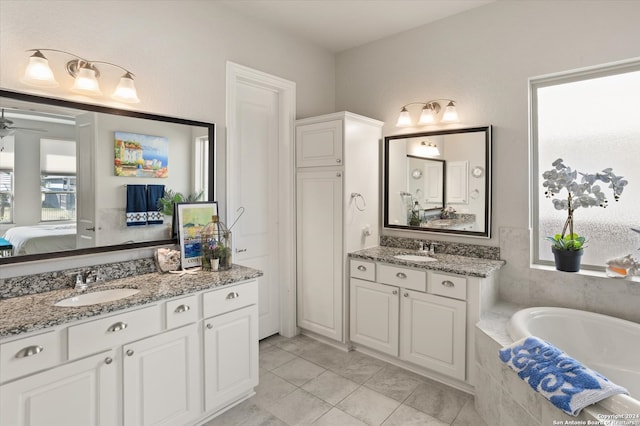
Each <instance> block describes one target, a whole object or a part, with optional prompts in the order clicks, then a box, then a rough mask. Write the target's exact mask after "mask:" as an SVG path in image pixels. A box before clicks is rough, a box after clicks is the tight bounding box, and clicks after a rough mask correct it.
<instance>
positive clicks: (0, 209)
mask: <svg viewBox="0 0 640 426" xmlns="http://www.w3.org/2000/svg"><path fill="white" fill-rule="evenodd" d="M13 140H14V139H13V136H5V137H4V138H2V141H1V142H0V223H11V222H12V221H13V152H14V151H13Z"/></svg>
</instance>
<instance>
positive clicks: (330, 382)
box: [302, 370, 358, 405]
mask: <svg viewBox="0 0 640 426" xmlns="http://www.w3.org/2000/svg"><path fill="white" fill-rule="evenodd" d="M357 388H358V384H357V383H355V382H352V381H351V380H348V379H345V378H344V377H342V376H339V375H337V374H336V373H334V372H332V371H329V370H326V371H325V372H324V373H322V374H321V375H319V376H318V377H316V378H315V379H313V380H311V381H309V382H307V383H305V384H304V386H302V389H304V390H306V391H307V392H309V393H311V394H312V395H315V396H317V397H318V398H320V399H322V400H324V401H326V402H328V403H329V404H331V405H336V404H337V403H338V402H340V401H342V400H343V399H344V398H345V397H346V396H347V395H349V394H350V393H351V392H353V391H354V390H356V389H357Z"/></svg>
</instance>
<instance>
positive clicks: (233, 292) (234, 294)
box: [227, 291, 240, 300]
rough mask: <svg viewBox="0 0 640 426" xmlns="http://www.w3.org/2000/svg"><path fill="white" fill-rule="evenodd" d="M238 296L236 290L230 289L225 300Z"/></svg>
mask: <svg viewBox="0 0 640 426" xmlns="http://www.w3.org/2000/svg"><path fill="white" fill-rule="evenodd" d="M238 297H240V295H239V294H238V292H237V291H232V292H231V293H229V294H227V300H231V299H237V298H238Z"/></svg>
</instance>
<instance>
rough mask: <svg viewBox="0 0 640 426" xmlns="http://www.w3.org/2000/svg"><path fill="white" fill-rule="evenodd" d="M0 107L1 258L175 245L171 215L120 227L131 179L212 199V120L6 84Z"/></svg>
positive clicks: (2, 261)
mask: <svg viewBox="0 0 640 426" xmlns="http://www.w3.org/2000/svg"><path fill="white" fill-rule="evenodd" d="M0 112H1V113H2V116H1V117H2V118H0V237H3V238H4V239H5V240H7V241H9V244H11V246H12V248H11V250H5V251H2V252H1V253H2V255H0V264H8V263H17V262H25V261H32V260H39V259H46V258H53V257H62V256H72V255H79V254H88V253H97V252H105V251H114V250H122V249H130V248H140V247H152V246H157V245H164V244H173V243H176V242H177V240H176V239H175V238H174V235H173V232H172V229H171V221H172V218H171V217H169V216H165V217H164V218H163V219H161V222H162V223H152V222H153V221H149V224H146V225H143V226H128V225H127V218H126V216H127V215H126V211H127V203H128V201H127V196H128V191H129V190H131V189H132V186H133V185H143V186H144V188H150V185H163V186H164V188H165V189H166V190H171V191H174V192H180V193H181V194H184V195H188V194H195V193H199V192H203V196H202V197H201V198H200V200H202V201H207V200H213V191H214V170H213V164H214V137H215V136H214V134H215V125H214V124H213V123H206V122H200V121H193V120H187V119H182V118H175V117H166V116H160V115H155V114H148V113H140V112H136V111H129V110H122V109H116V108H110V107H103V106H97V105H91V104H84V103H80V102H73V101H66V100H60V99H54V98H47V97H41V96H35V95H30V94H25V93H20V92H13V91H8V90H0ZM138 188H140V187H139V186H138ZM154 188H155V189H156V190H157V189H158V188H159V187H157V186H156V187H154ZM129 203H130V204H131V202H129ZM153 209H155V210H157V206H149V210H153ZM155 222H157V220H156V221H155ZM4 244H6V242H5V243H4Z"/></svg>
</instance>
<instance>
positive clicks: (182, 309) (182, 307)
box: [173, 305, 191, 314]
mask: <svg viewBox="0 0 640 426" xmlns="http://www.w3.org/2000/svg"><path fill="white" fill-rule="evenodd" d="M190 309H191V308H190V307H189V305H180V306H178V307H177V308H176V310H175V311H173V312H175V313H176V314H181V313H183V312H187V311H188V310H190Z"/></svg>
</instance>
